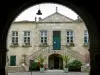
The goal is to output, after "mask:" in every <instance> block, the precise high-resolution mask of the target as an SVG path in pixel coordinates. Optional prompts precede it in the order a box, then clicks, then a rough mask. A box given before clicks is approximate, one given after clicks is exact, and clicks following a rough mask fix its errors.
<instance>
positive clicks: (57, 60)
mask: <svg viewBox="0 0 100 75" xmlns="http://www.w3.org/2000/svg"><path fill="white" fill-rule="evenodd" d="M48 68H49V69H63V59H62V57H61V55H60V54H51V55H50V56H49V57H48Z"/></svg>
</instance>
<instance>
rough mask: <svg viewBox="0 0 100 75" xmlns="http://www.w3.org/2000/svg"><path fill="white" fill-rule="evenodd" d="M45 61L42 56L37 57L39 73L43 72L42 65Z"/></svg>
mask: <svg viewBox="0 0 100 75" xmlns="http://www.w3.org/2000/svg"><path fill="white" fill-rule="evenodd" d="M45 59H46V58H45V57H43V56H42V54H41V55H39V56H38V57H37V60H38V61H39V62H40V72H44V65H43V63H44V61H45Z"/></svg>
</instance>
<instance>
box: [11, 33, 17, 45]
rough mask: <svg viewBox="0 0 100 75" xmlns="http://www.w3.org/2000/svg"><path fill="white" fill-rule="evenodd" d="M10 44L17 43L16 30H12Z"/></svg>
mask: <svg viewBox="0 0 100 75" xmlns="http://www.w3.org/2000/svg"><path fill="white" fill-rule="evenodd" d="M12 44H18V32H17V31H12Z"/></svg>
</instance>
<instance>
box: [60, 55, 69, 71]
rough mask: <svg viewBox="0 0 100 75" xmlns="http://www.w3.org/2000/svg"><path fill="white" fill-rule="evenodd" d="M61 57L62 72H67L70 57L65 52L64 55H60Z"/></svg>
mask: <svg viewBox="0 0 100 75" xmlns="http://www.w3.org/2000/svg"><path fill="white" fill-rule="evenodd" d="M61 57H62V58H63V61H64V62H65V66H64V72H66V73H67V72H68V63H69V60H70V57H69V56H67V55H66V54H65V55H61Z"/></svg>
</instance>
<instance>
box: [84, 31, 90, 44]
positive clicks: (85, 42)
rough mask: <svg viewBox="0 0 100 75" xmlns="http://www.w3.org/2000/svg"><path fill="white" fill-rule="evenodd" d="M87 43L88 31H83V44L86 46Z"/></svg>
mask: <svg viewBox="0 0 100 75" xmlns="http://www.w3.org/2000/svg"><path fill="white" fill-rule="evenodd" d="M88 43H89V35H88V31H87V30H85V31H84V44H88Z"/></svg>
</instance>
